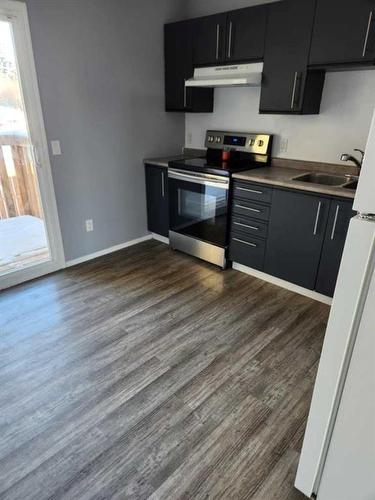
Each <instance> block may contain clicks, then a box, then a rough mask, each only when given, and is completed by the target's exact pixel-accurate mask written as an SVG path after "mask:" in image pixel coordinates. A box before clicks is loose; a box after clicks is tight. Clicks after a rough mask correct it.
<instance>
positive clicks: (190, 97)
mask: <svg viewBox="0 0 375 500" xmlns="http://www.w3.org/2000/svg"><path fill="white" fill-rule="evenodd" d="M193 24H194V23H193V22H192V21H183V22H178V23H171V24H166V25H165V27H164V57H165V108H166V111H183V112H184V111H185V112H189V111H190V112H202V113H203V112H204V113H209V112H212V111H213V103H214V93H213V89H207V88H206V89H204V88H202V89H200V88H186V87H185V81H186V80H188V79H189V78H191V77H192V76H193V73H194V68H193Z"/></svg>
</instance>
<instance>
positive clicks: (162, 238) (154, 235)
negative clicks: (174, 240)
mask: <svg viewBox="0 0 375 500" xmlns="http://www.w3.org/2000/svg"><path fill="white" fill-rule="evenodd" d="M151 236H152V238H153V239H154V240H157V241H161V242H162V243H165V244H166V245H169V238H166V237H165V236H161V235H160V234H156V233H151Z"/></svg>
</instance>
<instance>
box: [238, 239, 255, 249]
mask: <svg viewBox="0 0 375 500" xmlns="http://www.w3.org/2000/svg"><path fill="white" fill-rule="evenodd" d="M233 241H237V242H238V243H243V244H244V245H248V246H249V247H257V246H258V245H256V244H255V243H249V242H248V241H244V240H239V239H238V238H233Z"/></svg>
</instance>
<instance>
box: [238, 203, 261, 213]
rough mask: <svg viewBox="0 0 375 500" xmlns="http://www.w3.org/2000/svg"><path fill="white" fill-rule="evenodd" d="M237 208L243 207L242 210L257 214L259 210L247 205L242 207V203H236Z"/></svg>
mask: <svg viewBox="0 0 375 500" xmlns="http://www.w3.org/2000/svg"><path fill="white" fill-rule="evenodd" d="M236 207H237V208H243V209H244V210H249V211H250V212H256V213H257V214H260V213H261V211H260V210H258V209H256V208H249V207H244V206H243V205H236Z"/></svg>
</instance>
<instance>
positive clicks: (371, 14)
mask: <svg viewBox="0 0 375 500" xmlns="http://www.w3.org/2000/svg"><path fill="white" fill-rule="evenodd" d="M373 15H374V11H373V10H372V11H371V12H370V14H369V18H368V24H367V30H366V36H365V43H364V45H363V52H362V57H365V55H366V52H367V44H368V39H369V36H370V28H371V23H372V17H373Z"/></svg>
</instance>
